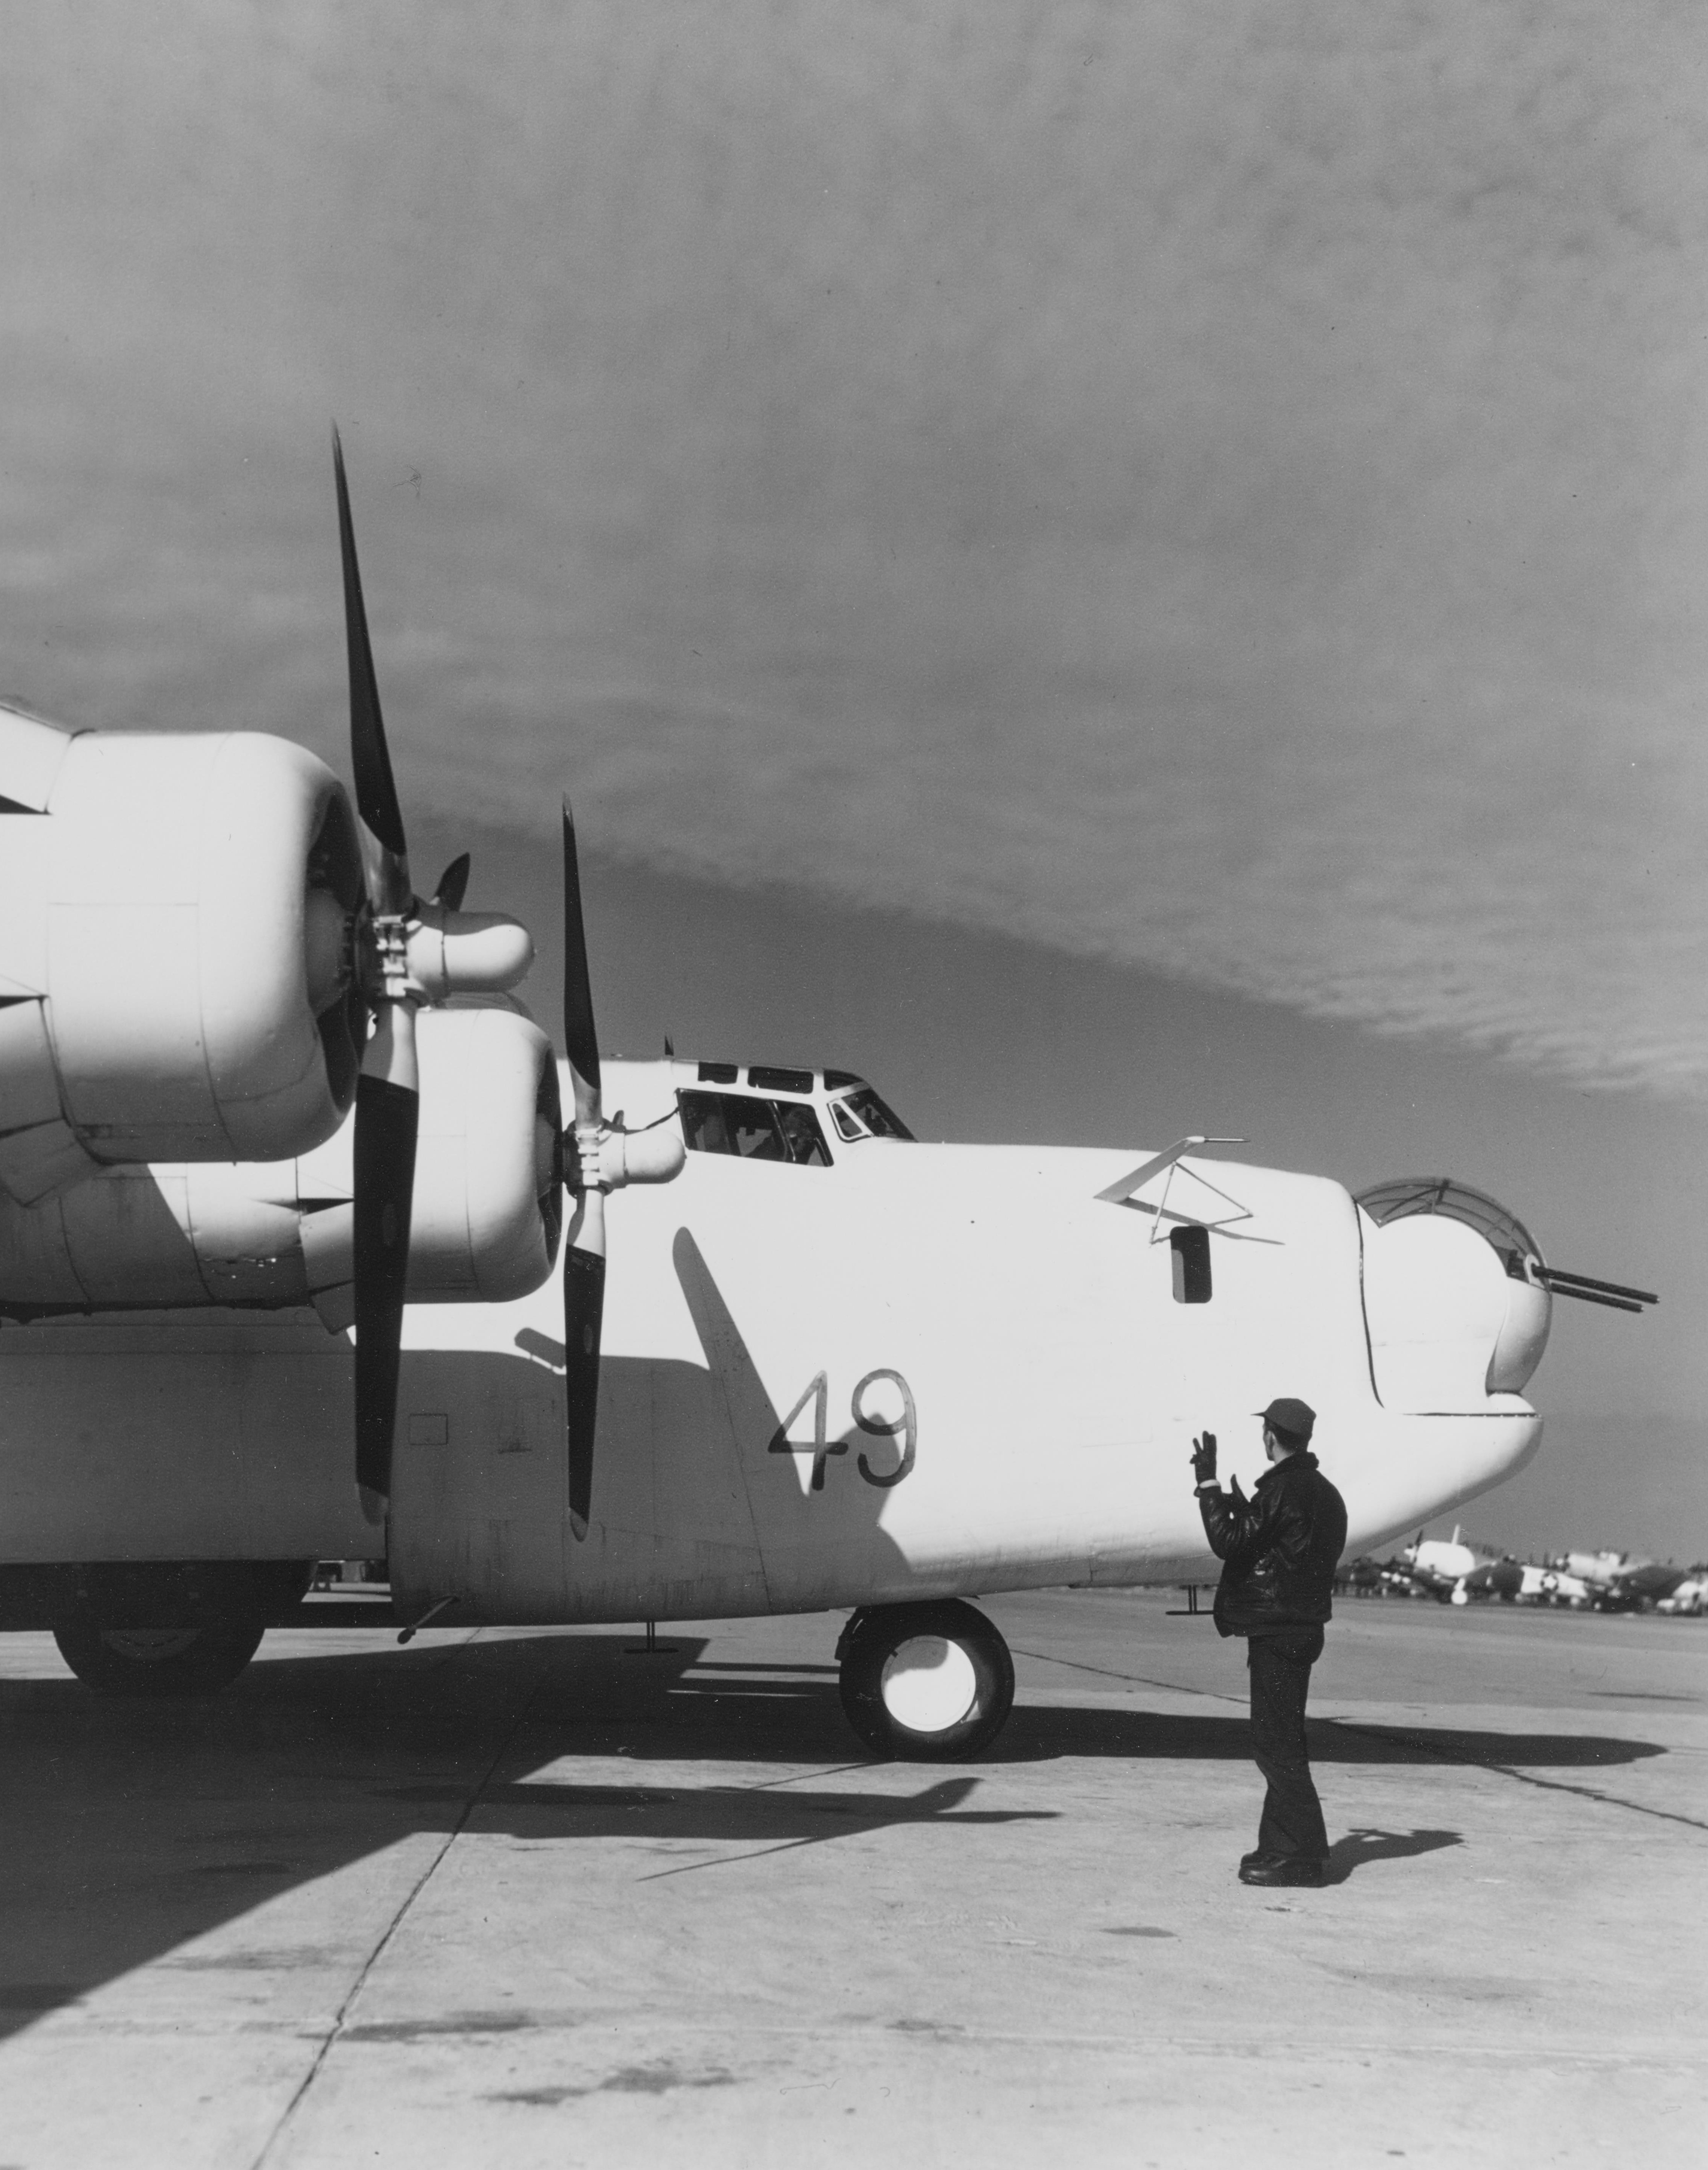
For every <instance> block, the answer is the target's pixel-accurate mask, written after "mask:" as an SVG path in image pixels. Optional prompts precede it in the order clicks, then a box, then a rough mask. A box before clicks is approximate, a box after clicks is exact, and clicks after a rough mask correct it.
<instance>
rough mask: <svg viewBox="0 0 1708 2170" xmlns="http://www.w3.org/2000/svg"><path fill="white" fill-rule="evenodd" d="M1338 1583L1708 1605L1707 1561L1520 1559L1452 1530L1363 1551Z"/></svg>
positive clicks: (1571, 1601)
mask: <svg viewBox="0 0 1708 2170" xmlns="http://www.w3.org/2000/svg"><path fill="white" fill-rule="evenodd" d="M1339 1582H1340V1586H1341V1587H1342V1589H1343V1590H1348V1591H1349V1592H1350V1593H1351V1594H1352V1595H1353V1596H1355V1597H1371V1596H1375V1597H1388V1596H1399V1597H1433V1598H1437V1599H1438V1600H1439V1601H1440V1602H1441V1603H1442V1604H1444V1605H1464V1604H1466V1603H1467V1602H1469V1601H1470V1600H1472V1599H1476V1598H1493V1599H1496V1600H1497V1601H1500V1602H1502V1603H1503V1604H1508V1605H1554V1606H1569V1607H1570V1608H1572V1610H1573V1611H1584V1610H1588V1611H1596V1612H1667V1613H1676V1614H1681V1615H1687V1616H1698V1615H1700V1614H1702V1613H1705V1612H1708V1564H1698V1565H1696V1566H1694V1567H1678V1566H1675V1565H1674V1564H1673V1563H1672V1562H1671V1561H1670V1560H1668V1561H1662V1560H1654V1559H1643V1558H1638V1557H1637V1556H1636V1554H1634V1553H1624V1552H1614V1551H1610V1550H1607V1551H1602V1552H1594V1553H1590V1552H1565V1553H1560V1554H1559V1555H1558V1556H1557V1557H1556V1558H1545V1559H1541V1560H1534V1559H1530V1560H1520V1559H1517V1558H1514V1557H1513V1554H1512V1553H1502V1552H1493V1551H1490V1550H1489V1549H1487V1548H1486V1547H1482V1546H1480V1545H1474V1544H1470V1543H1469V1542H1466V1540H1465V1537H1464V1534H1463V1532H1462V1531H1461V1530H1460V1528H1459V1527H1458V1526H1456V1525H1455V1526H1454V1532H1453V1535H1452V1536H1451V1537H1427V1538H1426V1537H1424V1535H1423V1533H1422V1531H1419V1532H1418V1533H1417V1537H1416V1539H1415V1540H1414V1541H1413V1542H1412V1543H1411V1544H1409V1545H1406V1547H1404V1548H1403V1549H1402V1550H1401V1551H1400V1552H1397V1553H1394V1554H1393V1555H1392V1556H1391V1557H1390V1558H1387V1559H1385V1560H1376V1559H1374V1558H1371V1557H1370V1555H1369V1553H1365V1554H1364V1555H1363V1556H1362V1557H1361V1558H1358V1559H1353V1560H1348V1561H1346V1562H1344V1563H1342V1568H1341V1571H1340V1575H1339Z"/></svg>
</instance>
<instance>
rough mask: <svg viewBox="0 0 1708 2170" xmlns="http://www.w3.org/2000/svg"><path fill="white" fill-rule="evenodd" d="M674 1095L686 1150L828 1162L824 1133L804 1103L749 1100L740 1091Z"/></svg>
mask: <svg viewBox="0 0 1708 2170" xmlns="http://www.w3.org/2000/svg"><path fill="white" fill-rule="evenodd" d="M676 1098H677V1100H678V1101H679V1103H680V1104H681V1110H682V1136H683V1140H684V1141H685V1142H686V1146H687V1148H688V1150H689V1152H707V1153H729V1154H731V1155H733V1156H734V1157H735V1158H736V1159H738V1160H781V1161H791V1162H793V1163H794V1165H795V1166H796V1167H798V1168H829V1167H830V1148H829V1147H828V1146H826V1145H825V1134H824V1132H823V1131H822V1130H820V1129H819V1122H818V1118H817V1116H816V1115H814V1113H813V1111H812V1109H810V1108H809V1107H805V1106H803V1105H801V1104H798V1103H792V1102H779V1101H775V1100H760V1099H755V1098H752V1097H751V1096H750V1095H749V1094H747V1093H678V1094H677V1095H676Z"/></svg>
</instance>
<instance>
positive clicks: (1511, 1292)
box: [1356, 1176, 1553, 1413]
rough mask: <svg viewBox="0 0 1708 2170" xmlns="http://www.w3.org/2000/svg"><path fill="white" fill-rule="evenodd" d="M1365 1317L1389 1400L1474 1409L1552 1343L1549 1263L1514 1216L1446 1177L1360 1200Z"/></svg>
mask: <svg viewBox="0 0 1708 2170" xmlns="http://www.w3.org/2000/svg"><path fill="white" fill-rule="evenodd" d="M1356 1202H1357V1205H1358V1220H1359V1227H1360V1232H1361V1233H1362V1235H1363V1237H1364V1320H1365V1323H1366V1326H1367V1327H1368V1328H1369V1338H1370V1366H1371V1371H1372V1373H1373V1375H1374V1382H1375V1388H1376V1393H1377V1396H1378V1398H1380V1400H1381V1401H1382V1402H1383V1403H1385V1405H1386V1406H1387V1407H1388V1408H1398V1409H1411V1410H1417V1411H1420V1412H1421V1411H1429V1412H1443V1413H1444V1412H1447V1411H1449V1410H1453V1411H1458V1410H1474V1409H1478V1408H1481V1407H1482V1406H1483V1404H1484V1403H1486V1401H1487V1399H1488V1397H1489V1396H1490V1395H1491V1394H1516V1393H1519V1392H1521V1391H1522V1390H1523V1388H1524V1386H1525V1384H1526V1383H1527V1382H1528V1381H1529V1377H1530V1375H1531V1374H1532V1372H1534V1371H1535V1368H1536V1366H1537V1365H1538V1364H1540V1362H1541V1360H1542V1352H1543V1350H1545V1348H1546V1347H1547V1345H1548V1328H1549V1325H1550V1323H1551V1317H1552V1312H1553V1302H1552V1296H1551V1290H1550V1288H1549V1285H1548V1282H1547V1279H1546V1273H1547V1269H1546V1268H1545V1266H1544V1265H1543V1264H1542V1258H1541V1253H1540V1251H1539V1250H1538V1249H1537V1248H1536V1245H1535V1241H1534V1240H1533V1238H1532V1237H1531V1236H1530V1233H1529V1230H1528V1229H1527V1228H1526V1227H1524V1223H1523V1222H1522V1221H1520V1220H1519V1218H1518V1216H1516V1215H1515V1214H1513V1213H1509V1212H1508V1211H1507V1209H1506V1208H1505V1206H1503V1205H1499V1204H1497V1202H1496V1200H1493V1199H1492V1198H1487V1197H1485V1196H1484V1195H1483V1194H1482V1193H1481V1191H1478V1190H1472V1189H1470V1187H1469V1186H1468V1185H1466V1184H1461V1183H1454V1182H1453V1181H1452V1180H1450V1179H1449V1178H1447V1177H1444V1176H1432V1177H1406V1178H1402V1179H1401V1180H1399V1181H1397V1182H1392V1183H1383V1184H1377V1185H1376V1186H1375V1187H1374V1189H1370V1190H1366V1191H1364V1193H1363V1194H1362V1195H1360V1196H1359V1197H1358V1200H1357V1201H1356Z"/></svg>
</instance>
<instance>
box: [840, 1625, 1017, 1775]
mask: <svg viewBox="0 0 1708 2170" xmlns="http://www.w3.org/2000/svg"><path fill="white" fill-rule="evenodd" d="M836 1656H837V1660H838V1662H839V1664H840V1665H841V1679H840V1681H839V1686H840V1688H841V1697H842V1709H843V1712H844V1713H845V1714H846V1718H847V1720H848V1723H849V1724H850V1725H851V1726H852V1727H853V1729H854V1730H855V1732H856V1733H857V1734H859V1736H860V1738H861V1740H863V1741H864V1742H865V1744H866V1745H867V1747H868V1748H869V1749H871V1750H873V1753H874V1754H875V1755H878V1756H894V1757H896V1758H899V1760H901V1761H906V1762H915V1763H947V1762H953V1761H955V1760H956V1759H957V1758H958V1757H961V1756H976V1755H977V1754H978V1752H979V1750H980V1749H981V1748H984V1747H985V1746H987V1745H988V1744H989V1743H990V1741H992V1740H995V1737H996V1735H997V1734H999V1733H1000V1732H1001V1729H1002V1727H1003V1725H1004V1724H1005V1722H1006V1719H1007V1717H1008V1713H1009V1711H1010V1710H1011V1708H1012V1707H1013V1703H1014V1661H1013V1660H1012V1659H1011V1657H1010V1656H1009V1654H1008V1645H1007V1644H1006V1643H1005V1642H1004V1641H1003V1639H1002V1638H1001V1635H999V1634H998V1633H997V1632H996V1630H995V1628H994V1627H992V1626H991V1624H990V1622H989V1621H988V1620H987V1619H986V1618H985V1616H984V1614H983V1613H982V1612H980V1611H979V1610H978V1609H977V1607H976V1606H971V1605H968V1604H966V1603H965V1602H963V1600H961V1599H960V1598H945V1599H940V1600H938V1601H936V1602H934V1603H926V1604H920V1605H871V1606H862V1608H861V1610H860V1611H857V1613H855V1615H854V1616H853V1617H852V1618H851V1620H850V1621H849V1622H848V1625H847V1626H846V1627H845V1628H844V1629H843V1631H842V1638H841V1641H840V1642H839V1643H838V1644H837V1645H836Z"/></svg>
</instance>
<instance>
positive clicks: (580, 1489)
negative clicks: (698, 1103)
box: [563, 1189, 605, 1543]
mask: <svg viewBox="0 0 1708 2170" xmlns="http://www.w3.org/2000/svg"><path fill="white" fill-rule="evenodd" d="M604 1316H605V1194H604V1192H603V1191H601V1190H595V1189H589V1190H588V1191H586V1192H585V1193H584V1195H583V1197H582V1200H581V1204H580V1207H579V1211H577V1213H576V1216H575V1221H574V1227H572V1228H571V1229H570V1232H569V1241H568V1243H566V1244H565V1245H564V1247H563V1389H564V1396H565V1422H566V1425H567V1430H568V1446H569V1526H570V1528H571V1529H572V1530H573V1531H574V1533H575V1537H576V1541H577V1542H578V1543H579V1542H580V1541H581V1540H582V1539H583V1538H584V1537H586V1535H587V1526H588V1521H589V1519H590V1515H591V1512H592V1507H593V1435H594V1432H595V1430H596V1428H597V1426H598V1422H599V1341H600V1327H601V1324H602V1323H603V1320H604Z"/></svg>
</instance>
